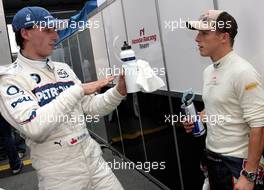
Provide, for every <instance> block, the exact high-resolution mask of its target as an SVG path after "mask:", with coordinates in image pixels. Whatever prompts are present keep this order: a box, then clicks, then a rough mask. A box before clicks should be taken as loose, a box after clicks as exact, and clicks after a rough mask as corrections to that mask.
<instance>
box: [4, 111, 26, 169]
mask: <svg viewBox="0 0 264 190" xmlns="http://www.w3.org/2000/svg"><path fill="white" fill-rule="evenodd" d="M0 135H1V136H2V138H3V140H4V148H5V150H6V154H7V156H8V159H9V165H10V168H11V169H17V168H18V167H19V166H20V163H21V160H20V158H19V156H18V153H17V150H16V145H15V140H14V136H13V134H12V130H11V126H10V125H9V123H8V122H7V121H6V120H5V119H4V118H3V117H2V116H1V115H0Z"/></svg>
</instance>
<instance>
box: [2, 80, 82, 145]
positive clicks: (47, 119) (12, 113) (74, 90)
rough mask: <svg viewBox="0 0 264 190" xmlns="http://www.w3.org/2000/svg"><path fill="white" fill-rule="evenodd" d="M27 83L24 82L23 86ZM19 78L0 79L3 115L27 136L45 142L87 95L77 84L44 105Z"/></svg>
mask: <svg viewBox="0 0 264 190" xmlns="http://www.w3.org/2000/svg"><path fill="white" fill-rule="evenodd" d="M23 84H24V85H23ZM25 84H26V83H23V81H21V79H20V80H18V79H17V78H16V77H5V78H3V77H2V78H1V79H0V93H1V94H0V95H1V97H0V103H1V110H2V115H3V116H4V117H5V118H6V119H7V120H8V121H9V122H10V123H11V124H12V125H13V126H14V127H15V128H16V129H17V130H19V131H20V132H21V133H22V134H23V135H25V136H26V137H27V138H30V139H32V140H33V141H36V142H42V141H44V140H45V139H46V138H47V137H48V136H49V134H50V133H51V132H52V131H53V130H54V129H55V128H56V127H58V126H60V124H61V121H60V120H57V119H56V118H59V117H61V116H63V115H64V114H67V113H69V112H71V111H72V110H73V108H74V107H75V106H76V104H77V103H78V102H80V101H81V99H82V97H83V89H82V88H81V87H80V86H79V85H77V84H75V85H73V86H71V87H69V88H68V89H66V90H65V91H63V92H61V93H60V95H59V96H57V97H56V99H54V100H53V101H52V102H50V103H48V104H46V105H44V106H42V107H40V106H39V105H38V100H37V99H36V97H35V96H34V94H33V93H32V92H31V91H30V90H29V88H28V87H27V86H26V85H25Z"/></svg>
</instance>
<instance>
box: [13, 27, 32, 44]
mask: <svg viewBox="0 0 264 190" xmlns="http://www.w3.org/2000/svg"><path fill="white" fill-rule="evenodd" d="M32 28H33V27H29V28H25V29H26V30H30V29H32ZM15 37H16V43H17V45H18V46H19V47H20V48H21V49H24V38H23V37H22V35H21V29H20V30H18V31H16V32H15Z"/></svg>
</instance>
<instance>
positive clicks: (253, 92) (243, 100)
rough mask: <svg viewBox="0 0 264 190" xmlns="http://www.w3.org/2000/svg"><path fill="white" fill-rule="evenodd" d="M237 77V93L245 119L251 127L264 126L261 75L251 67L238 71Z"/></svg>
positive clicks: (263, 95)
mask: <svg viewBox="0 0 264 190" xmlns="http://www.w3.org/2000/svg"><path fill="white" fill-rule="evenodd" d="M235 79H236V80H235V81H234V88H235V93H236V95H237V97H238V100H239V103H240V106H241V108H242V110H243V118H244V120H245V121H246V122H247V123H248V124H249V126H250V127H263V126H264V90H263V85H262V84H261V76H260V75H259V74H258V73H257V72H256V71H255V70H254V69H251V68H249V69H247V70H243V71H242V72H240V73H238V75H237V76H236V78H235Z"/></svg>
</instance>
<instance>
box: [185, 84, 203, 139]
mask: <svg viewBox="0 0 264 190" xmlns="http://www.w3.org/2000/svg"><path fill="white" fill-rule="evenodd" d="M189 95H191V97H190V96H189ZM188 96H189V97H190V98H189V99H188V98H187V97H188ZM193 99H194V93H193V91H192V89H190V90H187V91H185V92H184V93H183V96H182V103H183V104H182V106H181V108H182V109H183V110H184V112H185V115H186V117H188V118H191V119H192V120H191V121H192V122H193V124H194V128H193V129H192V134H193V136H195V137H200V136H202V135H203V134H204V133H205V127H204V125H203V123H202V121H201V119H200V117H199V115H198V114H197V111H196V109H195V106H194V104H193Z"/></svg>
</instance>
